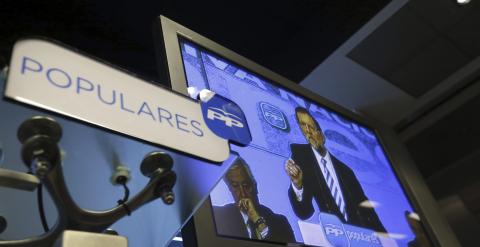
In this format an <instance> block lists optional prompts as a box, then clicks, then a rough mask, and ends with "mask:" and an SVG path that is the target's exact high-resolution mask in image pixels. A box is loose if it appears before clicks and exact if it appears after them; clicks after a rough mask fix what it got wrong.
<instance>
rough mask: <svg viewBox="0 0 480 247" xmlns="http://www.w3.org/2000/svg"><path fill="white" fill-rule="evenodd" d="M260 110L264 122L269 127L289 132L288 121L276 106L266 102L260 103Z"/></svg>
mask: <svg viewBox="0 0 480 247" xmlns="http://www.w3.org/2000/svg"><path fill="white" fill-rule="evenodd" d="M260 109H261V110H262V115H263V118H264V119H265V121H267V123H269V124H270V125H271V126H273V127H275V128H277V129H281V130H283V131H287V132H288V131H289V125H288V121H287V119H286V117H285V114H283V112H282V111H281V110H280V109H279V108H278V107H276V106H274V105H271V104H269V103H266V102H260Z"/></svg>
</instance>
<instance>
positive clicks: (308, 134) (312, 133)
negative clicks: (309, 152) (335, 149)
mask: <svg viewBox="0 0 480 247" xmlns="http://www.w3.org/2000/svg"><path fill="white" fill-rule="evenodd" d="M297 117H298V124H299V125H300V129H302V133H303V135H304V136H305V138H306V139H307V141H308V143H310V145H312V146H313V147H314V148H315V149H317V150H324V149H325V147H324V146H323V145H324V143H325V137H324V136H323V134H322V132H321V131H320V130H319V129H318V128H317V125H316V124H315V120H314V119H313V118H312V117H310V115H308V114H305V113H301V112H299V113H297Z"/></svg>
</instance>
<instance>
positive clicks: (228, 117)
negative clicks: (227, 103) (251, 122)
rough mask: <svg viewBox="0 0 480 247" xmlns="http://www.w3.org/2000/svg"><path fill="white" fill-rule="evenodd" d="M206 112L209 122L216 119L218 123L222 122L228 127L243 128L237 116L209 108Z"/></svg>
mask: <svg viewBox="0 0 480 247" xmlns="http://www.w3.org/2000/svg"><path fill="white" fill-rule="evenodd" d="M207 112H208V113H207V118H208V119H210V120H215V119H217V120H220V121H224V122H225V125H226V126H228V127H238V128H243V127H244V124H243V123H242V122H241V121H242V119H241V118H240V117H239V116H236V115H234V114H231V113H228V112H226V111H223V110H222V109H219V108H215V107H209V108H208V110H207Z"/></svg>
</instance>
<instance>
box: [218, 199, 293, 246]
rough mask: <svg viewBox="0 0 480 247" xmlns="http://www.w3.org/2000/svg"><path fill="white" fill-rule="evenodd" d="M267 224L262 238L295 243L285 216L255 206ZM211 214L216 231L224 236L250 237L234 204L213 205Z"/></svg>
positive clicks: (261, 206)
mask: <svg viewBox="0 0 480 247" xmlns="http://www.w3.org/2000/svg"><path fill="white" fill-rule="evenodd" d="M257 210H258V213H259V215H260V216H262V217H263V218H264V219H265V221H266V222H267V225H268V235H267V237H266V238H265V239H264V240H267V241H272V242H279V243H295V242H296V241H295V236H294V235H293V231H292V228H291V227H290V224H289V223H288V221H287V218H286V217H285V216H283V215H280V214H275V213H274V212H272V210H270V209H269V208H267V207H265V206H263V205H260V206H258V208H257ZM213 214H214V216H215V224H216V228H217V233H218V234H220V235H224V236H233V237H241V238H250V236H249V235H248V231H247V228H246V226H245V223H244V221H243V218H242V215H241V214H240V211H239V209H238V207H237V206H236V205H235V204H233V203H232V204H227V205H225V206H214V207H213Z"/></svg>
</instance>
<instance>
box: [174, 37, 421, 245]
mask: <svg viewBox="0 0 480 247" xmlns="http://www.w3.org/2000/svg"><path fill="white" fill-rule="evenodd" d="M181 48H182V55H183V61H184V66H185V70H186V75H187V80H188V85H189V87H195V88H196V90H198V91H199V90H201V89H205V88H207V89H210V90H211V91H214V92H215V93H217V94H220V95H222V96H224V97H226V98H228V99H230V100H232V101H233V102H235V103H236V104H238V105H239V106H240V107H241V108H242V110H243V112H244V113H245V116H246V117H247V121H248V124H249V126H250V131H251V135H252V138H253V139H252V142H251V143H250V144H249V145H248V146H246V147H238V146H232V150H235V151H237V152H238V153H239V155H240V156H241V157H242V158H243V159H244V160H245V161H246V162H247V163H248V164H249V165H250V168H251V170H252V173H253V175H254V176H255V178H256V181H257V182H258V191H259V194H258V196H259V199H260V203H261V204H262V205H265V206H267V207H269V208H270V209H271V210H272V211H274V212H275V213H277V214H282V215H284V216H286V217H287V219H288V221H289V223H290V225H291V227H292V229H293V231H294V233H295V238H296V240H297V241H298V242H300V243H303V239H302V235H301V233H300V229H299V226H298V220H299V219H298V217H297V216H296V215H295V214H294V212H293V210H292V207H291V205H290V203H289V199H288V194H287V191H288V188H289V186H290V179H289V177H288V176H287V174H286V172H285V170H284V164H285V160H286V159H288V158H290V155H291V154H290V144H291V143H307V142H306V140H305V138H304V136H303V134H302V132H301V129H300V128H299V126H298V124H297V121H296V118H295V108H296V107H298V106H301V107H304V108H306V109H308V110H309V112H310V113H311V114H312V115H313V116H314V118H315V119H316V120H317V122H318V123H319V124H320V126H321V128H322V130H323V133H324V135H325V137H326V139H327V140H326V146H327V148H328V150H329V151H330V153H331V154H333V155H334V156H335V157H337V158H338V159H339V160H340V161H342V162H343V163H345V164H346V165H347V166H348V167H349V168H350V169H352V170H353V172H354V174H355V176H356V177H357V179H358V180H359V182H360V184H361V187H362V189H363V191H364V192H365V194H366V196H367V197H368V198H369V200H370V201H373V204H374V205H375V212H376V213H377V215H378V216H379V218H380V220H381V222H382V223H383V225H384V226H385V228H386V229H387V231H388V232H389V233H392V234H396V236H404V237H403V238H402V239H397V240H396V242H397V244H398V246H407V243H408V242H409V241H411V240H413V239H414V235H413V233H412V231H411V229H410V227H409V225H408V223H407V220H406V218H405V211H409V212H413V209H412V206H411V205H410V203H409V201H408V199H407V197H406V195H405V193H404V191H403V189H402V188H401V186H400V184H399V182H398V180H397V177H396V176H395V174H394V172H393V170H392V168H391V165H390V163H389V161H388V159H387V157H386V155H385V152H384V151H383V149H382V147H381V144H380V143H379V141H378V139H377V137H376V136H375V134H374V132H373V131H372V130H370V129H369V128H367V127H365V126H362V125H361V124H359V123H356V122H353V121H351V120H349V119H346V118H344V117H342V116H341V115H339V114H337V113H335V112H333V111H331V110H329V109H327V108H324V107H322V106H321V105H317V104H313V103H312V102H310V101H308V100H306V99H304V98H303V97H301V96H299V95H296V94H294V93H292V92H289V91H287V90H285V89H283V88H280V87H277V86H275V85H274V84H272V83H270V82H268V81H266V80H264V79H262V78H260V77H258V76H256V75H254V74H252V73H250V72H248V71H246V70H245V69H243V68H239V67H238V66H236V65H234V64H233V63H231V62H229V61H227V60H225V59H223V58H220V57H218V56H217V55H214V54H212V53H209V52H208V51H206V50H204V49H202V48H200V47H198V46H196V45H194V44H192V43H187V42H185V41H182V45H181ZM211 201H212V204H213V205H216V206H221V205H225V204H227V203H232V202H233V198H232V196H231V194H230V191H229V190H228V188H227V187H226V185H225V183H224V182H223V181H221V182H220V183H219V184H218V185H217V186H216V187H215V189H214V190H213V191H212V193H211ZM314 207H315V213H314V215H313V216H312V217H310V218H309V219H308V220H307V222H312V223H315V222H318V219H319V213H320V212H319V210H318V208H317V206H316V204H315V203H314Z"/></svg>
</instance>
